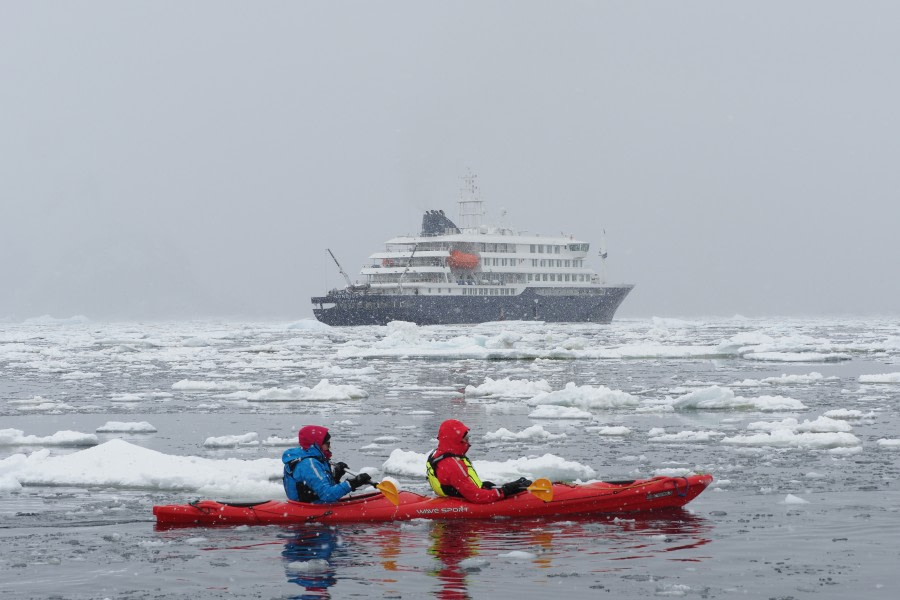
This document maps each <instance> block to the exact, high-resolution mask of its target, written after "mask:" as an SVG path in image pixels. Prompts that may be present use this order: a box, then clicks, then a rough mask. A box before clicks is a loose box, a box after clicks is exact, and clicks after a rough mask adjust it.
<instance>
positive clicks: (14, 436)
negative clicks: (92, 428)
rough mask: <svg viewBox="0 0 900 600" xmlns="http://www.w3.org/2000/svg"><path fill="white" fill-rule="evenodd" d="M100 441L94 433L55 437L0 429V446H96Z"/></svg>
mask: <svg viewBox="0 0 900 600" xmlns="http://www.w3.org/2000/svg"><path fill="white" fill-rule="evenodd" d="M99 443H100V439H99V438H98V437H97V436H96V435H94V434H93V433H81V432H80V431H68V430H66V431H57V432H56V433H54V434H53V435H43V436H41V435H25V432H24V431H22V430H21V429H0V446H76V447H78V446H96V445H97V444H99Z"/></svg>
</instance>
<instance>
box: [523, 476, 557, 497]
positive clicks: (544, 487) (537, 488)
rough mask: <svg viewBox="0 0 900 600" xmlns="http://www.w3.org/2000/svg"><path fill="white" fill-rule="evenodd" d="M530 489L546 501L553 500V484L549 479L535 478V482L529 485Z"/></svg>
mask: <svg viewBox="0 0 900 600" xmlns="http://www.w3.org/2000/svg"><path fill="white" fill-rule="evenodd" d="M528 491H529V492H531V493H532V494H534V495H535V496H537V497H538V498H540V499H541V500H543V501H544V502H551V501H552V500H553V484H552V483H550V480H549V479H543V478H542V479H535V480H534V483H532V484H531V485H529V486H528Z"/></svg>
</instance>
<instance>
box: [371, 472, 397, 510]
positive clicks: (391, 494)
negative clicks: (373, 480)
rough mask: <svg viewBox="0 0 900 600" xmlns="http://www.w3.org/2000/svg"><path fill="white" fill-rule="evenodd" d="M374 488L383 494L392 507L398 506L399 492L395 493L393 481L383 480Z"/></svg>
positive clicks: (395, 488)
mask: <svg viewBox="0 0 900 600" xmlns="http://www.w3.org/2000/svg"><path fill="white" fill-rule="evenodd" d="M375 487H376V488H377V489H378V491H379V492H381V493H382V494H384V497H385V498H387V499H388V502H390V503H391V504H393V505H394V506H400V492H399V491H397V486H396V485H394V482H393V481H389V480H387V479H385V480H384V481H382V482H381V483H379V484H378V485H376V486H375Z"/></svg>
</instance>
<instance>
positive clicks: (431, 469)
mask: <svg viewBox="0 0 900 600" xmlns="http://www.w3.org/2000/svg"><path fill="white" fill-rule="evenodd" d="M445 458H459V459H461V460H462V461H463V464H464V465H466V473H467V474H468V476H469V479H471V480H472V483H474V484H475V485H477V486H478V487H481V479H479V478H478V473H476V472H475V467H473V466H472V463H471V462H470V461H469V459H468V457H466V456H459V455H457V454H442V455H441V456H440V457H438V458H437V459H435V458H434V452H432V453H431V454H429V455H428V459H427V462H426V464H425V475H426V476H427V477H428V483H429V484H430V485H431V489H433V490H434V493H435V494H437V495H438V496H450V497H453V498H462V494H460V493H459V492H458V491H456V488H455V487H453V486H452V485H442V484H441V482H440V481H439V480H438V478H437V474H436V470H437V464H438V463H439V462H441V461H442V460H444V459H445Z"/></svg>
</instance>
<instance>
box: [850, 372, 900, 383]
mask: <svg viewBox="0 0 900 600" xmlns="http://www.w3.org/2000/svg"><path fill="white" fill-rule="evenodd" d="M859 382H860V383H900V373H881V374H880V375H860V376H859Z"/></svg>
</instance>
